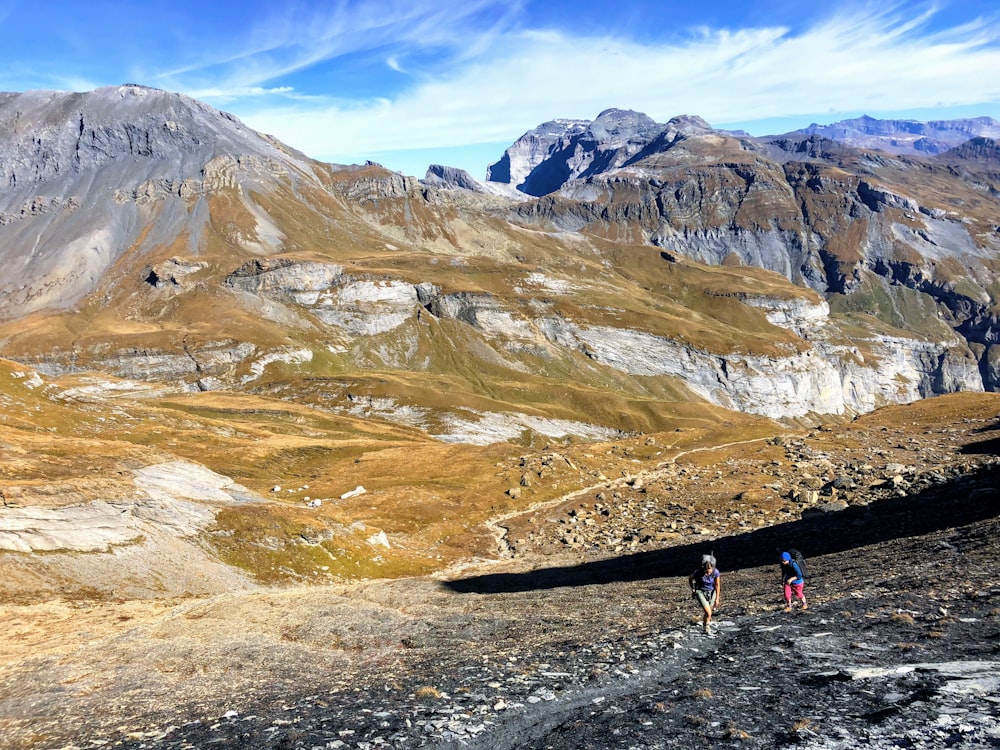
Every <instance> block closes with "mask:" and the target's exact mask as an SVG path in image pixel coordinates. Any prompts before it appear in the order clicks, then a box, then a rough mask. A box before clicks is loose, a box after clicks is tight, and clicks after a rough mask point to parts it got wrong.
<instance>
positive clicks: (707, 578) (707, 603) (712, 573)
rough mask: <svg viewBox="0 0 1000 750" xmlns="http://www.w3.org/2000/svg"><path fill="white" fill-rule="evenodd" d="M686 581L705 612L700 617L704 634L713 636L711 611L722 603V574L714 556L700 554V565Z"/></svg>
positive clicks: (713, 628)
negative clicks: (716, 565)
mask: <svg viewBox="0 0 1000 750" xmlns="http://www.w3.org/2000/svg"><path fill="white" fill-rule="evenodd" d="M688 583H689V584H690V586H691V596H692V597H693V598H694V599H695V600H697V602H698V604H700V605H701V608H702V610H704V612H705V615H704V617H703V618H702V627H703V628H704V630H705V635H707V636H708V637H709V638H714V637H715V626H714V625H713V624H712V612H713V611H714V610H715V609H716V608H717V607H720V606H721V605H722V575H721V574H720V573H719V570H718V568H716V567H715V557H713V556H712V555H702V556H701V566H700V567H699V568H698V569H697V570H695V571H694V572H693V573H692V574H691V575H690V576H689V577H688Z"/></svg>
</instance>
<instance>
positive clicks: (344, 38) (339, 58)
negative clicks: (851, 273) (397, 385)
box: [0, 0, 1000, 179]
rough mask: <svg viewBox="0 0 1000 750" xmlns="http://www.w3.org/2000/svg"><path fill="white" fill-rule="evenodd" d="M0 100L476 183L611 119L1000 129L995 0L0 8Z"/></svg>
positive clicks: (526, 0)
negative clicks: (942, 122) (445, 169)
mask: <svg viewBox="0 0 1000 750" xmlns="http://www.w3.org/2000/svg"><path fill="white" fill-rule="evenodd" d="M0 33H2V38H3V40H4V42H3V44H2V45H0V90H2V91H27V90H32V89H46V90H60V91H90V90H92V89H95V88H98V87H101V86H110V85H119V84H123V83H140V84H143V85H146V86H153V87H156V88H161V89H166V90H168V91H175V92H179V93H183V94H187V95H189V96H192V97H194V98H196V99H199V100H201V101H204V102H206V103H207V104H210V105H212V106H214V107H217V108H219V109H221V110H224V111H226V112H229V113H231V114H234V115H236V116H237V117H239V118H240V119H241V120H242V121H243V122H245V123H246V124H247V125H249V126H250V127H252V128H254V129H256V130H259V131H261V132H264V133H269V134H271V135H274V136H276V137H277V138H278V139H280V140H281V141H283V142H285V143H287V144H288V145H290V146H292V147H294V148H296V149H298V150H300V151H302V152H304V153H305V154H307V155H308V156H310V157H313V158H315V159H320V160H322V161H328V162H334V163H341V164H351V163H360V162H364V161H365V160H369V159H370V160H372V161H376V162H378V163H380V164H383V165H385V166H386V167H388V168H390V169H393V170H397V171H400V172H403V173H404V174H410V175H415V176H417V177H423V176H424V172H425V171H426V168H427V166H428V164H431V163H435V164H446V165H449V166H456V167H461V168H463V169H466V170H468V171H469V173H470V174H472V176H473V177H477V178H479V179H484V178H485V175H486V168H487V166H488V164H490V163H491V162H494V161H496V160H497V159H499V158H500V156H501V155H502V154H503V151H504V149H505V148H506V147H507V146H509V145H510V144H511V143H513V141H514V140H516V139H517V138H519V137H520V136H521V135H522V134H524V133H525V132H526V131H528V130H530V129H532V128H534V127H535V126H537V125H539V124H541V123H542V122H545V121H547V120H552V119H559V118H569V119H580V120H587V121H589V120H593V119H594V118H595V117H596V116H597V115H598V114H599V113H600V112H601V111H603V110H605V109H608V108H610V107H617V108H619V109H634V110H637V111H640V112H644V113H646V114H648V115H649V116H650V117H652V118H653V119H654V120H656V121H657V122H666V121H667V120H669V119H670V118H671V117H674V116H677V115H682V114H688V115H699V116H701V117H703V118H705V119H706V120H707V121H708V122H709V123H711V124H712V125H713V126H714V127H717V128H727V129H743V130H746V131H747V132H749V133H751V134H753V135H767V134H774V133H783V132H787V131H789V130H793V129H795V128H799V127H804V126H806V125H808V124H810V123H813V122H817V123H822V124H827V123H830V122H835V121H837V120H842V119H846V118H849V117H857V116H860V115H862V114H869V115H871V116H873V117H893V118H906V119H917V120H929V119H948V118H952V117H969V116H979V115H988V116H991V117H994V118H996V119H1000V4H998V3H996V0H935V1H931V2H926V1H924V0H899V1H898V2H897V1H896V0H883V1H882V2H866V1H864V0H858V1H854V0H847V1H841V2H838V1H837V0H832V1H831V2H816V0H807V1H804V2H803V1H801V0H759V1H758V0H744V1H743V2H731V1H730V0H716V1H715V2H706V0H614V1H613V2H608V1H607V0H537V1H536V0H456V1H452V0H408V1H406V2H400V1H398V0H377V1H374V2H373V1H369V0H325V1H324V2H318V1H314V0H277V1H275V0H271V1H270V2H261V1H260V0H239V1H238V2H237V1H235V0H199V1H198V2H190V1H189V0H143V2H142V3H128V4H126V3H122V2H120V0H89V1H88V2H85V3H83V2H79V0H72V1H66V0H41V2H38V1H37V0H35V1H34V2H26V1H25V0H0Z"/></svg>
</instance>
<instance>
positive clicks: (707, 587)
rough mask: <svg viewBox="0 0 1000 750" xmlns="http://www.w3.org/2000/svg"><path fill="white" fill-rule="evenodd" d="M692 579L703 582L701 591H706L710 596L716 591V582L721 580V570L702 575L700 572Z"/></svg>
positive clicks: (699, 587)
mask: <svg viewBox="0 0 1000 750" xmlns="http://www.w3.org/2000/svg"><path fill="white" fill-rule="evenodd" d="M691 577H692V578H693V579H695V580H696V581H698V580H700V581H701V583H700V585H699V586H698V590H699V591H705V592H707V593H709V594H710V593H712V592H713V591H715V582H716V581H718V580H719V569H718V568H712V572H711V573H702V572H701V571H700V570H699V571H697V572H696V573H695V574H694V575H693V576H691Z"/></svg>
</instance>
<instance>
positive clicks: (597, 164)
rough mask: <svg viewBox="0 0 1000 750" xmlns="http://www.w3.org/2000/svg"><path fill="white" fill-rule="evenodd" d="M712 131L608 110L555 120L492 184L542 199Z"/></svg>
mask: <svg viewBox="0 0 1000 750" xmlns="http://www.w3.org/2000/svg"><path fill="white" fill-rule="evenodd" d="M709 131H711V126H709V124H708V123H707V122H705V121H704V120H702V119H701V118H700V117H691V116H686V115H685V116H682V117H676V118H674V119H672V120H670V122H668V123H667V124H666V125H660V124H658V123H656V122H655V121H654V120H653V119H652V118H651V117H649V116H648V115H645V114H643V113H641V112H634V111H632V110H623V109H606V110H604V111H603V112H601V114H599V115H598V116H597V118H596V119H595V120H593V121H592V122H589V123H586V122H584V121H581V120H552V121H550V122H546V123H542V124H541V125H539V126H538V127H537V128H535V129H534V130H530V131H528V132H527V133H525V134H524V135H523V136H521V137H520V138H519V139H518V140H517V141H516V142H515V143H514V145H512V146H511V147H510V148H508V149H507V150H506V151H505V152H504V155H503V157H502V158H501V159H500V161H498V162H496V163H495V164H491V165H490V167H489V169H488V170H487V173H486V179H487V180H488V181H491V182H502V183H509V184H511V185H514V186H515V187H516V188H517V189H518V190H520V191H521V192H523V193H527V194H528V195H534V196H542V195H547V194H548V193H551V192H553V191H555V190H558V189H559V188H560V187H562V186H563V185H564V184H566V183H567V182H569V181H571V180H578V179H585V178H587V177H590V176H593V175H598V174H603V173H606V172H608V171H610V170H613V169H617V168H618V167H621V166H624V165H625V164H627V163H628V162H629V161H631V160H633V159H636V158H641V157H643V156H646V155H648V154H650V153H655V152H656V151H659V150H663V149H666V148H669V147H670V145H672V144H673V143H674V142H675V141H676V140H677V139H678V138H681V137H684V136H687V135H692V134H695V133H703V132H709Z"/></svg>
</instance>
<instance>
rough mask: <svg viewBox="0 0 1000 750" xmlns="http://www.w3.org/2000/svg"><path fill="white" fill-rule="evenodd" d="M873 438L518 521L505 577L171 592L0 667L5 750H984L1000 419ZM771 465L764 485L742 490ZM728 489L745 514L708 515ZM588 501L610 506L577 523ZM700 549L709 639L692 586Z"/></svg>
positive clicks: (999, 524)
mask: <svg viewBox="0 0 1000 750" xmlns="http://www.w3.org/2000/svg"><path fill="white" fill-rule="evenodd" d="M913 425H916V422H913ZM868 429H869V427H866V426H865V424H864V423H863V422H859V423H858V425H857V426H856V429H855V431H854V433H853V437H850V439H841V438H838V440H840V442H839V443H837V444H834V443H831V442H830V441H829V440H828V439H827V438H828V436H824V435H823V434H819V433H817V434H815V435H814V436H813V439H812V440H806V439H803V440H793V441H771V442H768V443H766V444H756V443H755V444H754V446H753V450H757V449H760V450H761V451H763V453H762V454H761V455H750V454H748V453H747V452H746V451H747V450H749V448H748V447H747V446H744V447H743V449H744V452H743V453H742V454H740V455H739V456H736V455H733V456H730V457H729V458H725V457H722V458H721V459H720V457H719V456H718V455H716V456H714V457H711V459H709V458H708V457H704V456H703V457H701V458H703V459H704V460H703V461H702V463H701V464H698V463H691V464H684V465H678V464H676V463H671V464H670V465H667V466H664V467H663V470H662V473H661V474H657V475H655V476H647V477H644V478H643V481H642V482H636V481H628V482H619V483H617V484H615V485H613V486H611V485H609V487H608V488H605V489H603V490H600V491H599V492H601V493H602V494H603V495H604V496H605V498H606V499H607V502H605V501H604V500H596V498H585V497H584V498H582V497H574V498H571V499H567V501H566V502H565V503H563V505H561V506H551V507H546V508H542V509H538V510H536V511H535V512H534V513H532V514H528V516H526V517H525V518H521V519H508V520H507V521H506V522H505V523H508V524H509V525H508V526H507V527H505V528H506V529H507V530H508V532H507V533H508V537H510V532H511V531H513V532H515V533H517V534H518V536H517V541H513V537H511V540H512V542H513V543H511V544H510V545H509V547H507V548H506V549H507V551H508V554H509V555H510V559H507V560H504V561H502V562H499V563H494V564H490V565H479V566H473V567H470V568H468V569H467V570H465V571H458V572H455V571H453V572H452V573H451V574H449V575H448V576H446V577H439V578H430V577H428V578H417V579H405V580H395V581H369V582H365V583H358V584H345V585H343V586H333V587H317V588H316V589H313V590H300V591H292V592H274V593H272V594H258V595H254V597H252V598H249V597H242V596H240V597H238V596H234V597H231V598H226V597H220V598H215V599H212V600H209V601H204V602H198V601H195V602H189V603H183V604H181V605H179V606H177V607H176V608H174V610H173V611H172V612H171V613H170V616H169V617H167V618H160V619H159V620H156V621H154V622H152V624H134V625H133V624H132V623H127V624H126V627H125V629H123V630H122V632H120V633H118V634H116V635H114V636H113V637H102V638H99V639H96V640H95V641H94V643H93V645H88V644H87V643H83V642H81V645H79V646H78V647H77V648H76V650H75V651H72V652H68V653H53V654H51V655H47V656H39V657H38V658H37V659H34V660H27V661H24V662H22V663H19V664H17V665H8V666H5V667H4V668H2V669H0V736H3V739H4V740H5V742H6V744H5V745H3V746H4V747H9V748H11V749H12V750H14V749H16V748H33V749H35V750H42V749H48V748H81V749H82V748H96V747H104V748H111V747H114V748H128V749H129V750H136V749H138V748H149V749H150V750H166V749H168V748H170V749H181V748H205V747H227V748H229V747H233V748H253V749H261V750H263V749H265V748H268V749H270V748H274V749H278V748H289V749H291V748H303V749H310V750H311V749H312V748H351V749H352V750H355V749H357V750H371V749H373V748H379V747H387V748H410V747H412V748H417V747H433V748H481V749H483V750H486V749H487V748H488V749H489V750H494V749H496V748H511V749H513V748H539V749H541V748H553V749H555V750H569V749H570V748H621V749H622V750H630V749H632V748H636V749H639V748H666V747H712V748H715V747H754V748H765V747H782V746H791V745H794V746H799V747H803V748H862V747H874V748H890V747H892V748H895V747H914V748H918V747H929V748H931V747H932V748H937V747H962V748H981V747H997V746H1000V719H998V718H997V716H998V714H1000V709H998V704H1000V582H998V581H997V573H998V567H1000V566H998V563H997V559H998V553H1000V461H998V459H997V455H996V454H997V452H998V451H997V445H998V444H997V441H996V438H995V437H994V435H995V434H996V423H995V420H992V419H991V420H977V421H970V420H968V419H959V420H957V421H956V423H955V424H954V425H945V424H937V425H935V426H934V428H933V429H928V428H926V426H924V425H919V426H917V427H916V428H915V429H916V430H919V431H922V433H921V434H920V435H919V439H916V438H913V432H914V428H913V427H910V428H908V429H909V436H907V434H906V431H905V430H904V431H900V432H893V431H889V432H888V433H887V432H885V431H884V430H882V429H881V428H879V429H878V430H877V431H876V432H874V433H871V434H870V435H869V436H868V437H866V438H865V439H860V438H858V435H860V434H861V433H862V432H863V431H864V430H868ZM820 441H824V442H823V443H822V445H821V443H820ZM838 445H839V446H840V447H839V448H838ZM689 458H691V459H693V458H695V457H694V456H690V457H689ZM743 461H746V462H747V466H745V467H743V468H742V469H741V470H740V471H736V469H740V467H739V466H737V464H739V463H740V462H743ZM718 467H725V468H724V469H720V468H718ZM761 467H764V469H763V470H762V468H761ZM730 469H733V473H732V477H733V482H735V484H733V483H730V484H729V485H727V486H726V487H724V488H720V486H718V484H717V483H721V482H722V481H723V480H725V479H726V476H724V475H725V474H727V473H728V472H729V470H730ZM761 473H763V474H765V475H767V476H772V477H773V478H774V479H773V488H774V491H773V492H771V491H769V492H768V493H765V494H761V495H753V494H751V493H750V491H749V490H747V489H746V487H751V486H754V485H757V486H759V485H760V484H761V479H760V476H759V475H760V474H761ZM748 474H752V475H753V476H752V477H751V479H750V480H748V479H747V476H748ZM741 483H742V484H743V485H745V487H744V489H740V486H738V485H740V484H741ZM779 486H780V487H781V488H782V489H781V491H778V490H777V489H776V488H778V487H779ZM658 488H659V489H658ZM810 488H812V489H810ZM723 491H724V492H725V493H729V496H732V493H734V492H740V493H741V494H740V503H741V504H740V505H739V507H740V508H742V509H743V512H741V513H736V514H734V513H729V512H727V513H719V512H718V510H719V508H720V507H721V505H720V500H719V498H720V497H722V496H723V495H721V494H720V493H722V492H723ZM813 491H814V492H815V493H816V495H814V496H809V495H808V493H809V492H813ZM581 500H583V502H581ZM594 500H596V502H598V503H604V504H605V506H607V507H608V508H609V509H610V512H609V513H607V514H604V513H602V512H600V509H598V512H597V513H596V514H595V515H594V516H592V517H593V518H594V523H592V524H587V523H585V522H584V521H579V519H582V518H584V516H583V515H582V514H581V512H580V509H581V508H584V507H585V506H588V507H591V508H593V507H595V505H594ZM664 510H666V511H668V512H669V515H667V514H665V513H664ZM751 510H752V511H754V513H750V512H748V511H751ZM569 511H573V514H572V515H570V514H569ZM567 518H576V519H578V521H579V523H564V522H563V521H564V520H565V519H567ZM651 519H652V520H651ZM664 519H666V520H667V521H670V522H672V523H673V524H674V527H671V526H670V523H666V525H664V523H665V521H664ZM671 519H673V520H672V521H671ZM656 524H659V526H656ZM570 526H572V527H573V528H572V531H571V538H569V537H567V529H568V527H570ZM643 528H650V529H651V531H650V532H649V533H645V532H642V531H641V530H642V529H643ZM678 528H679V529H680V532H678V531H677V529H678ZM658 533H659V534H663V535H665V538H661V539H659V540H658V539H657V534H658ZM675 534H676V536H675ZM788 546H794V547H797V548H798V549H800V550H802V551H803V552H804V553H805V554H806V556H807V558H808V582H807V594H808V596H809V600H810V608H809V610H808V612H801V611H795V612H792V613H790V614H789V613H785V612H783V611H782V605H781V602H780V593H779V588H778V566H777V564H776V559H777V554H778V552H779V551H780V549H782V548H783V547H788ZM709 549H711V550H712V551H714V553H715V555H716V556H717V557H718V559H719V566H720V569H721V570H722V571H723V576H724V596H723V604H722V607H721V608H720V611H719V613H718V615H717V620H718V622H719V624H720V630H719V634H718V636H717V637H716V638H706V637H705V636H704V635H703V634H702V633H701V631H700V627H699V625H698V622H699V612H698V610H697V608H696V607H695V606H694V605H693V603H692V601H691V600H690V598H689V593H688V589H687V586H686V583H685V578H686V576H687V574H688V573H689V572H690V571H691V569H692V568H693V567H694V564H695V563H696V562H697V561H698V559H699V556H700V554H701V553H702V552H704V551H708V550H709ZM126 616H127V615H126V614H122V615H120V616H119V617H120V618H125V617H126ZM81 627H83V626H82V625H81ZM265 631H266V632H265ZM262 633H263V635H261V634H262ZM84 635H85V634H83V633H81V639H82V638H83V636H84ZM264 636H267V637H264Z"/></svg>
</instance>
